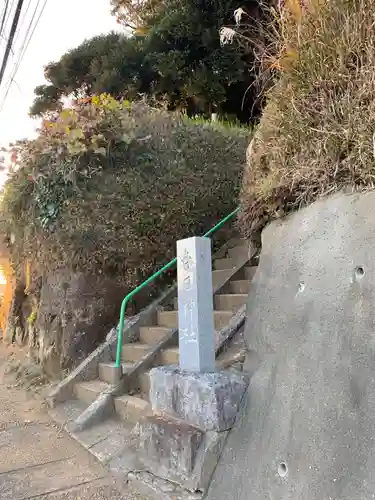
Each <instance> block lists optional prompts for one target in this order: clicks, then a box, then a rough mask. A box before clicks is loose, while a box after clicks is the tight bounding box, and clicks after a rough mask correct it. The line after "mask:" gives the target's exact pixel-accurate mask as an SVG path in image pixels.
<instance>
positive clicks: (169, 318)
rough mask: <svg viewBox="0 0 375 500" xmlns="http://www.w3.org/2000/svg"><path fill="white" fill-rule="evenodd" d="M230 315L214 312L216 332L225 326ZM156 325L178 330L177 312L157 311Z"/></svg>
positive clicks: (228, 313)
mask: <svg viewBox="0 0 375 500" xmlns="http://www.w3.org/2000/svg"><path fill="white" fill-rule="evenodd" d="M231 317H232V314H231V313H230V312H228V311H214V326H215V329H216V330H221V329H222V328H224V326H226V325H227V324H228V323H229V321H230V319H231ZM158 324H159V325H160V326H165V327H168V328H178V311H159V312H158Z"/></svg>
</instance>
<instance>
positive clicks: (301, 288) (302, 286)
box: [298, 281, 306, 293]
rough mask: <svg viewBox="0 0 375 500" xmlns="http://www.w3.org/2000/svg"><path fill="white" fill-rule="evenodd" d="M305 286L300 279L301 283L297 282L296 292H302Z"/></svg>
mask: <svg viewBox="0 0 375 500" xmlns="http://www.w3.org/2000/svg"><path fill="white" fill-rule="evenodd" d="M305 287H306V285H305V283H304V282H303V281H301V283H299V285H298V293H301V292H303V291H304V289H305Z"/></svg>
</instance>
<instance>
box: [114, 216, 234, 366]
mask: <svg viewBox="0 0 375 500" xmlns="http://www.w3.org/2000/svg"><path fill="white" fill-rule="evenodd" d="M238 211H239V208H236V210H233V212H231V213H230V214H229V215H227V216H226V217H224V219H222V220H221V221H220V222H218V223H217V224H216V226H214V227H212V228H211V229H210V230H209V231H207V233H205V234H204V235H203V236H204V237H208V236H211V234H213V233H215V232H216V231H217V230H218V229H220V228H221V227H222V226H223V225H224V224H225V223H226V222H228V220H230V219H232V217H234V216H235V215H236V214H237V213H238ZM176 263H177V257H175V258H174V259H172V260H171V261H170V262H168V264H165V266H163V267H162V268H161V269H159V271H156V273H154V274H153V275H152V276H150V277H149V278H147V280H146V281H144V282H143V283H141V284H140V285H139V286H137V287H136V288H134V290H132V291H131V292H130V293H128V295H127V296H126V297H125V298H124V300H123V301H122V304H121V311H120V322H119V325H118V332H117V351H116V365H115V366H116V368H120V366H121V350H122V343H123V336H124V324H125V312H126V307H127V305H128V304H129V300H130V299H132V298H133V297H134V295H136V294H137V293H138V292H140V291H141V290H143V289H144V288H145V287H146V286H147V285H149V284H150V283H151V282H152V281H154V279H155V278H158V277H159V276H160V275H161V274H163V273H164V272H165V271H168V269H170V268H171V267H173V266H174V265H175V264H176Z"/></svg>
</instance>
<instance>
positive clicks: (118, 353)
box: [115, 296, 128, 368]
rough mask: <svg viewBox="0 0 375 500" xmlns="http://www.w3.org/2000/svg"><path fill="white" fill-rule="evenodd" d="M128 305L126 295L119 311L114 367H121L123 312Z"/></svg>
mask: <svg viewBox="0 0 375 500" xmlns="http://www.w3.org/2000/svg"><path fill="white" fill-rule="evenodd" d="M127 305H128V296H126V297H125V298H124V300H123V301H122V304H121V311H120V322H119V326H118V334H117V349H116V364H115V367H116V368H120V367H121V351H122V341H123V336H124V325H125V312H126V306H127Z"/></svg>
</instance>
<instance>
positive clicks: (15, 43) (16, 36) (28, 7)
mask: <svg viewBox="0 0 375 500" xmlns="http://www.w3.org/2000/svg"><path fill="white" fill-rule="evenodd" d="M31 2H32V0H29V3H28V4H27V7H26V10H25V12H24V13H23V16H22V19H21V21H20V23H19V29H18V30H17V33H16V35H15V37H14V43H13V46H14V47H16V46H17V41H18V38H19V36H20V33H21V31H22V27H23V25H24V24H25V20H26V18H27V14H28V13H29V10H30V6H31ZM28 29H29V28H28Z"/></svg>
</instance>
